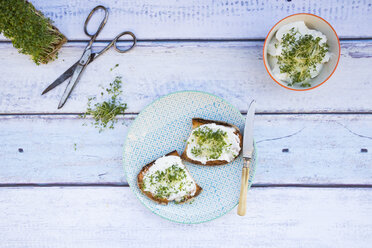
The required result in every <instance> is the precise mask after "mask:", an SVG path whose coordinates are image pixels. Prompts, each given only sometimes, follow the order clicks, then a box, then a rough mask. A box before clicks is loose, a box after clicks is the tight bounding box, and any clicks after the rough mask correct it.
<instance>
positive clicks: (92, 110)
mask: <svg viewBox="0 0 372 248" xmlns="http://www.w3.org/2000/svg"><path fill="white" fill-rule="evenodd" d="M121 85H122V81H121V77H116V78H115V80H114V81H113V82H112V83H110V87H109V88H107V89H105V91H104V92H101V96H104V95H105V94H107V95H108V97H109V98H108V100H106V101H103V102H98V103H95V104H93V101H95V100H96V97H91V98H88V108H87V111H86V113H84V114H83V115H81V116H80V117H81V118H83V119H84V118H86V117H87V116H89V115H91V116H92V117H93V120H94V122H93V123H92V124H93V125H94V126H95V127H96V128H98V129H99V132H102V131H103V130H104V129H105V128H109V129H113V128H114V125H115V123H116V122H117V121H118V119H117V118H116V117H117V116H118V115H121V114H124V113H125V110H126V109H127V104H126V103H122V102H121V99H120V97H119V95H120V94H121V93H122V92H123V91H122V90H121Z"/></svg>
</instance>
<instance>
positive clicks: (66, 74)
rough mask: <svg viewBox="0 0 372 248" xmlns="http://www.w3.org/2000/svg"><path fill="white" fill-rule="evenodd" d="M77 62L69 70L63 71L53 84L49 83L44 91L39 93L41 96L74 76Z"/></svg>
mask: <svg viewBox="0 0 372 248" xmlns="http://www.w3.org/2000/svg"><path fill="white" fill-rule="evenodd" d="M78 63H79V62H76V63H75V64H73V65H72V66H71V67H70V68H68V69H67V71H65V72H64V73H63V74H62V75H61V76H59V78H57V79H56V80H55V81H54V82H53V83H51V84H50V85H49V86H48V87H47V88H46V89H45V90H44V91H43V93H41V95H44V94H45V93H47V92H48V91H50V90H52V89H54V88H55V87H57V86H58V85H60V84H61V83H63V82H64V81H65V80H66V79H67V78H69V77H71V76H72V74H74V70H75V68H76V66H77V64H78Z"/></svg>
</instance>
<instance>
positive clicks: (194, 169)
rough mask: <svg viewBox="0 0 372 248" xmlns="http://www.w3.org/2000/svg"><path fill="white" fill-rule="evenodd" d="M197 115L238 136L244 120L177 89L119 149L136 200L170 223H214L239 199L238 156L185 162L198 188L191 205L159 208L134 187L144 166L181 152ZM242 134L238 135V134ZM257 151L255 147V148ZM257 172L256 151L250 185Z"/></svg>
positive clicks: (140, 120)
mask: <svg viewBox="0 0 372 248" xmlns="http://www.w3.org/2000/svg"><path fill="white" fill-rule="evenodd" d="M194 117H200V118H204V119H210V120H218V121H225V122H228V123H231V124H234V125H236V126H237V127H239V129H240V131H241V132H242V131H243V129H244V124H245V119H244V117H243V116H242V115H241V114H240V112H239V111H238V110H237V109H236V108H235V107H233V106H232V105H231V104H229V103H228V102H226V101H225V100H223V99H222V98H220V97H217V96H214V95H211V94H208V93H204V92H196V91H182V92H176V93H172V94H170V95H167V96H164V97H162V98H160V99H158V100H156V101H154V102H153V103H152V104H150V105H149V106H148V107H146V108H145V109H144V110H143V111H142V112H141V113H140V114H139V115H138V117H137V118H136V120H135V121H134V122H133V124H132V126H131V128H130V130H129V131H128V134H127V138H126V141H125V145H124V157H123V163H124V171H125V175H126V179H127V182H128V184H129V186H130V188H131V189H132V190H133V192H134V193H135V195H136V196H137V198H138V199H139V200H140V201H141V202H142V203H143V204H144V205H145V206H146V207H148V208H149V209H150V210H151V211H152V212H153V213H155V214H157V215H160V216H161V217H163V218H166V219H168V220H171V221H175V222H180V223H185V224H191V223H201V222H205V221H209V220H213V219H215V218H217V217H220V216H222V215H224V214H226V213H227V212H229V211H230V210H232V209H233V208H234V207H235V206H236V205H237V204H238V201H239V193H240V179H241V171H242V167H243V158H242V156H239V157H238V158H237V159H235V160H234V161H233V162H232V163H230V164H227V165H222V166H212V167H210V166H201V165H195V164H191V163H188V162H186V161H184V164H185V165H186V167H187V168H188V169H189V171H190V173H191V175H192V176H193V178H194V179H195V181H196V182H197V183H198V184H199V185H200V186H201V187H202V188H203V191H202V192H201V194H200V195H199V196H197V197H196V198H194V201H192V202H191V203H185V204H175V203H173V202H170V203H169V204H168V205H166V206H164V205H159V204H157V203H155V202H153V201H151V200H150V199H149V198H147V197H146V196H145V195H144V194H142V192H141V191H140V189H139V188H138V186H137V175H138V173H139V172H140V170H141V169H142V167H143V166H145V165H146V164H148V163H150V162H151V161H153V160H155V159H157V158H159V157H162V156H163V155H165V154H167V153H169V152H171V151H174V150H177V151H178V153H179V154H181V153H182V151H183V150H184V148H185V146H186V140H187V138H188V136H189V135H190V132H191V119H192V118H194ZM242 133H243V132H242ZM255 151H256V149H255ZM255 168H256V152H254V154H253V159H252V163H251V170H250V178H249V186H251V184H252V180H253V177H254V173H255Z"/></svg>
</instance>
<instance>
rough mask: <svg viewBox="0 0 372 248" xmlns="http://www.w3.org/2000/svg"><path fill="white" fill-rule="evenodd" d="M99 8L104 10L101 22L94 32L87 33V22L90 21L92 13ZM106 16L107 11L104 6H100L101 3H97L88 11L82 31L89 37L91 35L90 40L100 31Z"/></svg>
mask: <svg viewBox="0 0 372 248" xmlns="http://www.w3.org/2000/svg"><path fill="white" fill-rule="evenodd" d="M99 9H102V10H103V11H104V12H105V17H104V18H103V20H102V21H101V24H100V25H99V27H98V29H97V31H96V32H95V33H94V34H90V33H88V30H87V26H88V23H89V21H90V18H91V17H92V15H93V14H94V13H95V12H96V11H97V10H99ZM107 18H108V11H107V9H106V7H104V6H102V5H98V6H96V7H95V8H94V9H92V11H90V13H89V15H88V17H87V19H86V20H85V23H84V33H85V34H86V35H88V36H89V37H92V40H95V38H96V37H97V35H98V34H99V33H100V32H101V30H102V28H103V27H104V26H105V24H106V22H107Z"/></svg>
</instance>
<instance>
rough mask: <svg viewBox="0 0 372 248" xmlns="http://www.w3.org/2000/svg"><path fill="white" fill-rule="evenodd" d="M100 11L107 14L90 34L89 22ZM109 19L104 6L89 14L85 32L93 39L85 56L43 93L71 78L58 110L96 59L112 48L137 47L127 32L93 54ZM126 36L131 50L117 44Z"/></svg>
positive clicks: (134, 39) (135, 40)
mask: <svg viewBox="0 0 372 248" xmlns="http://www.w3.org/2000/svg"><path fill="white" fill-rule="evenodd" d="M99 9H102V10H103V11H104V12H105V17H104V18H103V20H102V21H101V24H100V25H99V27H98V29H97V31H96V32H95V33H94V34H90V33H88V30H87V25H88V22H89V20H90V18H91V17H92V15H93V14H94V12H96V11H97V10H99ZM107 18H108V11H107V9H106V8H105V7H104V6H102V5H99V6H97V7H95V8H94V9H92V11H91V12H90V13H89V15H88V17H87V19H86V20H85V23H84V32H85V34H86V35H88V36H89V37H91V40H90V41H89V43H88V45H87V46H86V47H85V49H84V53H83V55H82V56H81V58H80V59H79V61H78V62H76V63H75V64H73V65H72V66H71V67H70V68H69V69H67V71H65V72H64V73H63V74H62V75H61V76H59V78H57V79H56V80H55V81H54V82H53V83H52V84H50V85H49V86H48V87H47V88H46V89H45V90H44V91H43V93H41V95H44V94H45V93H47V92H48V91H50V90H51V89H54V88H55V87H56V86H58V85H60V84H61V83H63V82H64V81H65V80H66V79H67V78H69V77H71V79H70V82H69V83H68V84H67V87H66V90H65V92H64V93H63V95H62V98H61V101H60V102H59V104H58V109H60V108H62V107H63V105H64V104H65V103H66V101H67V98H68V97H69V96H70V94H71V92H72V90H73V89H74V87H75V86H76V84H77V83H78V82H79V79H80V77H81V74H82V72H83V71H84V70H85V68H86V67H87V65H88V64H89V63H91V62H92V61H94V60H95V59H96V58H98V57H99V56H101V55H102V54H103V53H104V52H106V51H107V50H108V49H109V48H110V47H112V46H113V47H114V48H115V50H116V51H117V52H119V53H126V52H128V51H129V50H132V48H133V47H134V46H135V45H136V42H137V38H136V36H135V35H134V34H133V33H132V32H129V31H125V32H122V33H120V34H118V35H117V36H116V37H115V38H114V39H113V40H112V41H111V42H110V43H109V44H108V45H107V46H106V47H105V48H103V49H102V50H101V51H100V52H96V53H93V52H92V45H93V42H94V41H95V40H96V38H97V36H98V34H99V33H100V32H101V31H102V29H103V27H104V26H105V24H106V22H107ZM124 35H129V36H130V37H131V39H130V42H131V46H130V47H129V48H126V49H119V48H118V46H117V42H118V40H119V38H120V37H122V36H124Z"/></svg>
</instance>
